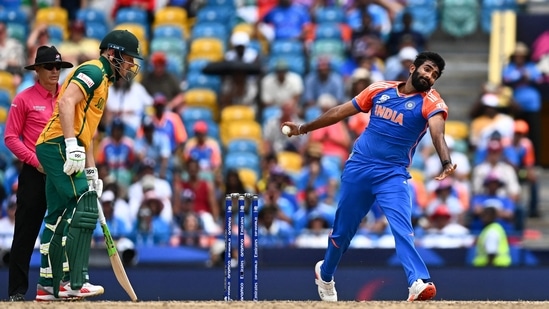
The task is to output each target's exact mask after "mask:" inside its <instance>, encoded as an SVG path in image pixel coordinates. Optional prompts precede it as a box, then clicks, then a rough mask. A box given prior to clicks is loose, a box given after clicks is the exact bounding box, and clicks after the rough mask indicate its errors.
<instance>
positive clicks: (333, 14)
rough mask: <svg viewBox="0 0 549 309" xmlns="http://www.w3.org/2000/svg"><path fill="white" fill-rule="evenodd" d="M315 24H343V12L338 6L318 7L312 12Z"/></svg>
mask: <svg viewBox="0 0 549 309" xmlns="http://www.w3.org/2000/svg"><path fill="white" fill-rule="evenodd" d="M313 14H314V15H313V16H314V18H315V23H317V24H323V23H345V22H346V20H345V11H344V10H343V8H342V7H339V6H327V7H319V8H316V9H315V10H314V13H313Z"/></svg>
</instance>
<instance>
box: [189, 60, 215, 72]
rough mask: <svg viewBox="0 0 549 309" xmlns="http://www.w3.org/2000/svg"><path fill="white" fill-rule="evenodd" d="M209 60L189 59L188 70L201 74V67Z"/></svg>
mask: <svg viewBox="0 0 549 309" xmlns="http://www.w3.org/2000/svg"><path fill="white" fill-rule="evenodd" d="M210 62H211V61H210V60H207V59H196V60H192V61H189V65H188V66H187V69H188V72H189V73H200V74H202V69H203V68H204V67H205V66H206V65H207V64H208V63H210Z"/></svg>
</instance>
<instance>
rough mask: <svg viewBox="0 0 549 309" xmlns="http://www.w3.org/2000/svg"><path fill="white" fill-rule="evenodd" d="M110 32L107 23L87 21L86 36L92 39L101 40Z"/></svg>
mask: <svg viewBox="0 0 549 309" xmlns="http://www.w3.org/2000/svg"><path fill="white" fill-rule="evenodd" d="M107 33H109V27H108V25H107V24H103V23H98V22H86V36H87V37H88V38H90V39H96V40H98V41H101V40H102V39H103V38H104V37H105V35H107Z"/></svg>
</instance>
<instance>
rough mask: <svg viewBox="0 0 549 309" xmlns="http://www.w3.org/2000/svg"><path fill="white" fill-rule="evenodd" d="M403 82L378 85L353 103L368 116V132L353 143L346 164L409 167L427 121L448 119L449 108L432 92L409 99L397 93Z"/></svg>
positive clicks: (370, 88)
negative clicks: (438, 115)
mask: <svg viewBox="0 0 549 309" xmlns="http://www.w3.org/2000/svg"><path fill="white" fill-rule="evenodd" d="M401 83H402V82H387V81H385V82H377V83H373V84H371V85H370V86H369V87H368V88H366V89H364V90H363V91H362V92H361V93H360V94H359V95H357V96H356V97H355V98H353V99H352V103H353V104H354V106H355V107H356V108H357V109H358V110H360V111H361V112H368V111H370V112H371V115H370V123H369V125H368V128H367V129H366V130H365V131H364V132H362V134H361V135H360V137H359V138H358V139H357V141H356V142H355V145H354V147H353V152H352V153H351V157H350V158H349V161H350V162H352V161H357V162H359V163H361V164H364V163H372V164H375V165H377V166H383V165H391V166H394V165H400V166H405V167H408V166H409V165H410V163H411V160H412V157H413V155H414V152H415V149H416V147H417V145H418V143H419V141H420V140H421V138H422V137H423V136H424V135H425V133H426V132H427V128H428V119H429V118H430V117H432V116H433V115H435V114H437V113H443V116H444V119H446V118H447V117H448V107H447V106H446V104H445V103H444V101H443V100H442V98H441V97H440V95H439V94H438V92H437V91H436V90H434V89H431V90H429V91H426V92H418V93H414V94H410V95H405V94H402V93H399V91H398V85H399V84H401Z"/></svg>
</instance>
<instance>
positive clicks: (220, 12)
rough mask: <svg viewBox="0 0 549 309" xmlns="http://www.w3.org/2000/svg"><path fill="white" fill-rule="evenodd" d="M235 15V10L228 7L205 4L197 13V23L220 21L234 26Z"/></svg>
mask: <svg viewBox="0 0 549 309" xmlns="http://www.w3.org/2000/svg"><path fill="white" fill-rule="evenodd" d="M234 16H235V14H234V10H230V9H227V8H226V7H216V6H205V7H203V8H201V9H200V10H199V11H198V13H197V14H196V24H200V23H204V22H218V23H222V24H224V25H227V26H228V27H229V28H232V27H233V26H234V22H235V18H234ZM196 24H195V25H196Z"/></svg>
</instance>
